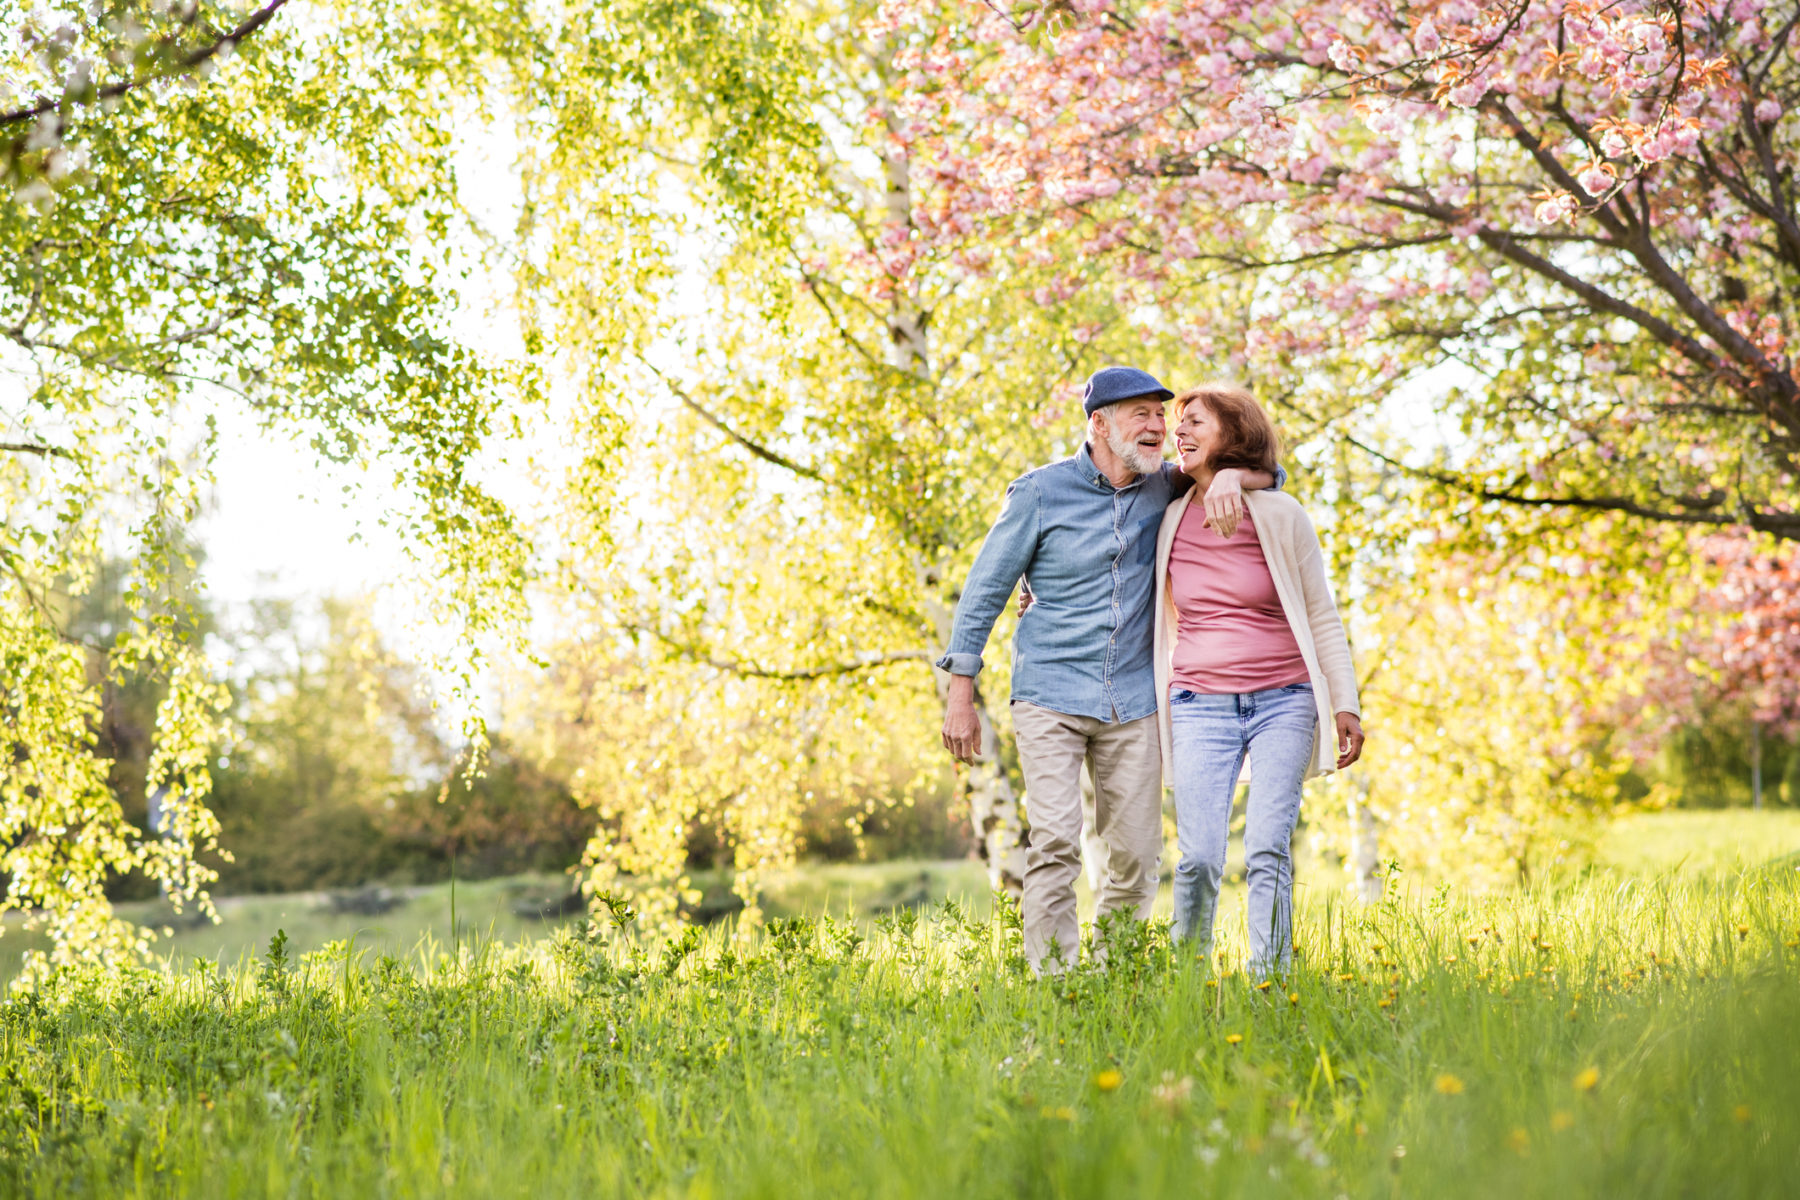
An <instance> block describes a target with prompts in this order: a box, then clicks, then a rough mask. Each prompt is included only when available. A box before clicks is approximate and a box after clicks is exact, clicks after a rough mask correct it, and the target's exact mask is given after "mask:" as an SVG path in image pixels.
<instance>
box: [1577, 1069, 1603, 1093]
mask: <svg viewBox="0 0 1800 1200" xmlns="http://www.w3.org/2000/svg"><path fill="white" fill-rule="evenodd" d="M1599 1086H1600V1068H1599V1067H1589V1068H1588V1069H1587V1070H1585V1071H1583V1072H1581V1074H1579V1075H1577V1076H1575V1090H1576V1091H1578V1092H1591V1091H1593V1090H1594V1089H1595V1088H1596V1087H1599Z"/></svg>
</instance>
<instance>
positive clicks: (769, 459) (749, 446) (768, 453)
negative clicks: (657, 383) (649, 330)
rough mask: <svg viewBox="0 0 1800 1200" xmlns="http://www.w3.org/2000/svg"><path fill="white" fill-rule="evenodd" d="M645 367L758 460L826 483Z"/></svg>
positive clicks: (700, 416) (684, 402) (656, 371)
mask: <svg viewBox="0 0 1800 1200" xmlns="http://www.w3.org/2000/svg"><path fill="white" fill-rule="evenodd" d="M644 366H645V367H646V368H648V369H649V371H650V373H651V374H652V375H654V376H656V377H657V379H659V380H661V381H662V385H663V386H664V387H666V388H668V389H669V391H670V392H671V393H672V394H673V395H674V397H675V398H676V399H677V400H679V401H681V403H682V404H684V405H686V406H687V408H688V410H689V411H690V412H692V413H693V414H694V415H695V416H697V417H699V418H700V419H701V420H703V421H705V422H706V423H707V424H708V425H711V426H712V427H713V428H714V429H717V430H718V431H719V432H720V433H722V434H724V435H725V436H726V437H728V438H730V439H731V440H732V441H734V442H736V443H737V444H738V445H740V446H742V447H743V448H744V449H746V450H748V451H749V452H750V453H751V454H754V455H755V456H756V457H757V458H760V459H762V460H763V461H764V462H766V463H772V464H773V465H775V466H777V467H780V468H781V469H782V470H784V471H792V472H793V473H794V474H796V475H800V476H803V477H804V478H807V479H811V480H815V481H817V482H819V483H824V482H826V479H825V476H823V475H821V474H819V472H818V470H817V469H816V468H814V467H809V466H807V465H805V464H804V463H797V462H795V461H794V460H793V459H791V458H789V457H787V456H786V455H785V454H780V453H778V452H776V451H774V450H771V449H769V448H768V447H767V446H764V445H763V444H762V443H760V442H754V441H751V440H750V439H749V438H747V437H745V436H744V435H743V434H741V433H739V432H738V431H737V430H735V429H733V428H732V427H731V426H730V425H727V424H726V423H725V420H724V418H723V417H720V416H717V415H716V414H714V413H713V412H712V411H711V410H710V409H708V408H706V407H705V406H704V405H702V404H701V403H700V402H699V401H698V400H696V399H694V398H693V397H692V396H690V395H688V394H687V392H686V390H685V389H683V388H682V386H681V385H680V384H678V383H676V382H675V381H674V380H672V379H670V378H669V377H668V376H666V375H664V374H663V373H662V372H661V371H658V370H657V369H656V368H655V367H654V366H652V365H651V364H650V363H648V362H646V363H644Z"/></svg>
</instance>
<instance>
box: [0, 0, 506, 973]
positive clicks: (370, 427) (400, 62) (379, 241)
mask: <svg viewBox="0 0 1800 1200" xmlns="http://www.w3.org/2000/svg"><path fill="white" fill-rule="evenodd" d="M309 12H310V14H311V15H310V16H309V17H308V18H307V19H306V20H305V21H301V20H298V19H294V17H293V14H292V13H291V12H290V10H288V9H287V8H286V6H285V5H284V3H283V0H271V2H269V3H265V4H263V5H261V6H257V7H246V6H244V5H234V4H230V3H192V2H188V3H181V4H171V5H162V6H143V5H138V4H123V3H107V4H97V5H83V6H79V7H78V8H77V9H75V10H74V11H72V12H70V13H50V12H47V11H46V10H43V9H38V8H34V9H31V10H29V11H26V10H24V9H23V8H22V7H21V6H18V5H10V6H8V7H7V9H6V11H5V15H4V17H3V18H0V20H3V23H4V24H5V26H6V27H7V28H8V29H9V30H12V31H14V34H15V36H13V37H11V38H9V40H8V42H7V44H6V47H5V48H4V50H0V84H3V85H4V90H5V92H6V94H7V95H9V96H10V97H11V99H9V100H6V101H5V102H4V103H0V109H4V111H0V139H3V140H4V146H3V147H0V150H3V153H0V166H3V168H4V177H3V179H0V190H3V191H4V193H5V198H4V202H3V203H0V369H4V370H5V371H6V372H7V374H8V375H9V376H10V378H11V379H12V380H13V381H14V383H15V387H14V388H13V389H11V391H10V392H9V395H8V399H6V400H5V401H4V407H3V408H0V421H3V423H4V428H3V429H0V511H4V513H5V518H4V525H3V526H0V655H3V656H4V664H5V669H4V672H3V673H0V709H4V711H5V713H6V724H5V734H4V740H3V741H0V814H3V816H0V841H3V842H4V845H5V847H6V849H5V851H4V854H3V855H0V869H4V870H5V871H6V872H7V876H8V884H7V887H8V890H7V895H6V903H7V904H8V905H9V906H11V907H14V908H17V909H22V910H26V911H28V912H31V913H33V914H34V915H33V916H32V917H31V918H29V920H31V921H35V922H41V923H43V924H44V925H46V926H47V928H48V930H49V932H50V934H51V935H52V939H53V942H54V945H55V949H54V952H53V955H52V959H53V960H54V961H56V962H68V961H74V960H77V959H84V958H94V957H103V956H109V955H116V954H118V953H121V952H129V951H131V950H133V949H135V948H141V946H142V945H143V940H142V934H141V933H139V932H138V931H135V930H132V929H130V928H128V927H127V926H125V925H123V924H122V923H120V922H118V921H117V920H115V919H114V918H113V917H112V915H111V910H110V908H109V907H108V906H107V905H106V903H105V900H104V896H103V894H102V892H101V883H102V880H103V879H104V877H105V876H106V874H107V873H108V872H109V871H131V870H138V871H142V872H144V873H145V874H147V875H148V876H150V877H152V878H155V879H157V880H159V881H160V882H161V883H162V884H164V885H165V887H166V889H167V890H168V892H169V893H170V894H171V896H173V897H174V898H176V899H177V901H178V902H181V901H197V902H198V903H200V904H201V905H202V906H205V904H206V903H207V902H206V900H205V897H204V892H203V888H204V885H205V883H206V881H207V880H208V878H210V874H211V873H210V871H209V870H208V869H207V868H205V867H204V866H202V865H200V864H199V862H198V861H197V860H196V858H195V855H196V854H200V853H203V852H205V851H206V850H207V849H209V848H210V847H211V846H212V845H214V843H215V839H216V837H217V833H218V827H217V823H216V821H215V820H214V818H213V816H212V815H211V813H210V812H209V811H208V808H207V806H206V797H207V794H208V791H209V788H210V786H211V785H210V776H209V763H210V761H211V759H212V757H213V754H214V748H215V747H216V746H217V744H218V743H219V741H220V738H221V737H222V735H223V732H224V726H223V724H222V713H223V711H224V709H225V706H226V697H225V694H224V692H223V690H222V689H221V688H220V686H219V685H218V683H217V681H216V679H215V672H214V670H213V668H212V667H211V665H210V664H209V663H208V662H207V660H206V658H205V655H204V654H203V652H202V647H201V646H200V645H199V644H198V642H197V641H196V639H195V638H194V637H192V636H191V630H192V624H193V623H192V621H191V620H190V619H189V617H188V615H187V614H188V613H189V612H190V609H191V603H190V599H191V598H190V596H189V595H188V594H187V593H186V591H185V589H184V588H183V587H182V586H181V581H182V578H183V576H184V574H185V573H186V572H187V571H188V570H190V569H191V567H192V563H191V561H189V556H188V555H187V554H186V552H185V550H184V548H183V540H182V531H183V529H184V526H185V525H186V523H187V522H188V521H189V520H190V519H191V518H192V516H193V515H194V513H195V511H196V506H197V504H198V502H199V499H200V496H201V494H202V489H203V487H204V485H205V483H206V479H207V463H208V461H209V458H210V456H211V455H212V454H213V452H214V450H215V447H216V441H215V436H214V432H215V426H214V422H213V420H212V419H211V417H210V416H209V415H208V414H209V409H210V408H211V407H212V406H232V407H234V408H236V409H237V410H239V411H242V412H247V413H249V414H252V415H253V416H254V417H255V418H256V419H257V420H259V421H260V422H262V423H263V425H264V427H265V428H266V429H268V430H269V431H270V432H271V433H272V434H274V435H277V436H286V437H304V438H308V439H310V440H311V442H312V444H313V446H314V447H315V449H316V450H317V451H318V453H319V454H320V455H321V456H322V457H325V458H329V459H332V460H334V461H338V462H344V463H353V464H360V465H363V466H365V467H367V466H374V465H376V464H382V465H384V466H386V467H388V468H389V469H391V470H392V471H393V472H394V474H395V476H396V479H397V482H398V483H399V485H400V487H401V489H402V490H403V491H404V492H405V493H406V494H408V495H409V496H410V497H411V500H410V502H409V503H408V505H407V506H406V507H405V508H404V509H402V510H401V511H398V512H395V513H390V514H387V515H386V519H388V520H391V521H395V522H398V523H400V524H402V525H403V526H404V527H405V528H406V529H407V530H408V531H409V532H410V533H412V534H413V535H414V537H413V539H412V541H411V542H410V544H411V545H412V546H413V547H414V548H415V550H416V553H417V554H418V556H419V559H420V566H421V567H422V568H423V570H422V571H421V574H422V575H424V576H426V577H427V578H429V579H432V580H434V581H437V582H438V583H439V584H440V587H441V590H440V591H439V592H438V593H437V595H438V596H439V597H440V599H441V611H442V612H443V613H444V614H445V615H446V616H447V617H448V618H450V619H453V620H456V621H459V622H460V623H461V625H462V626H463V627H464V628H465V629H467V630H468V631H469V632H470V633H471V634H479V633H481V632H483V631H485V630H490V629H494V628H497V627H503V626H504V624H505V623H506V622H507V621H508V620H511V619H512V618H514V617H515V616H516V615H517V614H518V612H519V611H520V609H519V604H520V600H519V596H520V581H521V576H522V574H523V571H524V555H523V549H524V548H523V544H522V542H521V539H520V538H519V537H518V535H517V533H516V531H515V529H514V526H513V522H512V519H511V517H510V515H509V514H508V512H507V511H506V510H505V508H504V507H503V506H501V505H500V504H498V503H497V502H496V501H495V500H494V499H493V497H492V496H490V495H489V494H488V493H487V492H486V491H485V490H484V489H483V488H482V486H481V484H480V482H479V476H478V474H477V471H476V468H475V459H476V455H477V452H478V451H479V449H480V448H481V447H482V445H483V444H484V442H485V440H486V439H487V437H488V434H489V433H490V431H491V429H492V426H493V423H494V420H495V417H496V414H497V410H498V406H499V405H500V403H501V402H502V401H503V400H504V399H506V398H508V397H512V396H524V397H529V396H530V395H531V380H530V378H529V377H528V376H526V375H524V374H522V373H520V372H518V371H515V370H513V369H511V368H510V367H509V366H508V364H504V363H498V362H495V361H492V360H490V359H488V358H486V357H484V356H482V355H480V354H477V353H476V352H475V351H473V350H472V349H470V348H469V347H467V346H464V345H462V344H461V343H460V342H459V341H458V340H457V339H456V338H455V337H453V336H452V335H451V334H450V332H449V319H450V317H451V315H452V313H453V312H454V309H455V297H454V295H453V292H452V291H451V290H450V289H451V287H452V286H453V285H454V283H455V281H456V272H457V264H456V262H455V260H454V259H453V258H452V257H451V253H450V250H451V247H452V246H453V245H454V244H456V243H457V242H458V240H459V239H460V238H462V237H463V235H464V233H465V232H466V231H467V227H468V222H467V220H466V216H465V214H464V212H463V210H462V208H461V206H460V203H459V197H458V194H457V189H456V182H455V172H454V170H453V162H452V156H453V149H454V144H453V140H452V139H453V131H454V129H455V125H456V120H457V118H458V117H459V116H460V115H462V112H463V111H466V106H467V104H468V103H472V102H473V101H468V100H460V101H459V100H458V93H457V92H456V91H455V90H453V89H450V88H447V87H446V86H445V85H446V81H449V80H457V79H480V78H484V77H485V74H486V72H485V71H483V70H477V69H476V68H477V66H478V65H486V64H487V63H488V62H489V61H490V59H492V58H493V57H494V56H495V54H496V51H497V48H501V47H503V46H504V41H503V38H502V36H501V34H502V33H503V31H505V30H506V29H507V28H508V24H507V21H506V20H505V19H504V18H505V17H506V15H507V13H506V12H504V11H499V10H495V9H494V7H493V6H484V7H483V8H482V9H481V10H480V15H481V16H482V17H483V20H482V21H480V22H475V21H473V20H465V18H467V17H470V15H471V14H472V13H475V12H476V10H474V9H470V8H465V6H462V5H459V4H455V3H448V4H443V5H435V6H427V7H425V8H422V9H421V8H412V9H408V10H406V11H405V12H404V13H403V12H401V11H400V10H397V9H392V8H390V7H389V6H385V5H373V6H365V5H359V4H356V3H344V4H338V5H330V6H323V7H314V8H312V9H310V10H309ZM512 15H515V16H516V15H518V14H516V13H515V14H512ZM459 105H461V106H463V107H462V108H460V109H459ZM103 542H105V543H106V544H108V545H115V546H117V547H122V553H123V556H124V557H125V558H126V559H128V560H129V561H130V562H131V564H132V570H131V576H130V579H129V581H128V583H127V585H126V587H125V590H124V596H125V599H126V602H127V606H128V608H129V611H130V619H129V621H127V622H126V623H125V624H124V625H123V627H122V628H120V629H119V630H118V632H117V634H116V636H114V637H113V639H112V640H111V642H110V643H109V644H108V645H107V646H106V647H105V648H104V654H105V667H104V671H105V673H106V674H107V675H108V676H110V677H113V678H123V677H126V676H134V675H139V674H147V675H149V676H151V677H154V678H155V679H156V680H158V681H159V683H160V686H161V687H162V689H163V691H162V699H161V701H160V704H159V707H158V710H157V714H156V720H155V735H154V747H153V749H152V750H151V751H150V753H149V757H148V764H147V769H146V779H145V784H144V785H145V787H146V788H147V789H149V790H152V791H154V790H158V789H162V790H163V791H164V792H165V795H166V807H167V811H168V813H169V814H170V821H171V825H170V828H169V831H168V836H165V837H163V838H160V839H150V838H146V837H144V836H143V834H142V832H141V831H140V830H138V829H136V828H135V827H133V826H132V825H131V824H130V823H129V822H127V821H126V820H125V818H124V816H123V813H122V810H121V808H120V805H119V801H118V799H117V797H115V796H114V795H113V793H112V792H111V791H110V790H109V788H108V779H107V776H108V765H107V763H106V762H105V760H104V759H103V758H102V757H100V756H97V755H96V753H95V743H94V734H93V730H94V729H95V727H96V725H97V724H98V722H99V720H100V711H99V701H98V692H97V685H96V684H95V683H94V681H93V679H92V678H91V677H90V674H89V664H88V654H89V650H88V649H87V648H86V647H84V646H82V645H79V644H76V643H74V642H72V641H71V640H70V635H69V631H68V630H67V629H66V628H65V627H64V626H63V625H62V623H61V621H60V619H59V609H58V605H57V603H55V601H54V597H55V595H56V594H58V593H67V594H69V595H72V596H76V597H79V596H80V595H81V594H82V593H83V592H84V591H85V590H87V589H88V588H89V587H90V586H91V583H92V579H93V573H94V571H95V569H96V567H97V565H98V563H99V561H100V557H101V555H100V547H101V545H102V544H103ZM472 683H473V675H472V667H470V668H467V669H465V671H464V672H463V674H462V676H461V684H462V687H463V690H464V692H465V701H466V703H467V704H468V705H469V707H467V709H466V711H469V712H470V713H471V714H472V715H473V713H474V709H473V707H472V701H468V700H467V696H466V693H467V690H468V688H469V687H471V686H472ZM470 732H471V734H475V735H478V734H479V725H478V723H473V724H471V726H470Z"/></svg>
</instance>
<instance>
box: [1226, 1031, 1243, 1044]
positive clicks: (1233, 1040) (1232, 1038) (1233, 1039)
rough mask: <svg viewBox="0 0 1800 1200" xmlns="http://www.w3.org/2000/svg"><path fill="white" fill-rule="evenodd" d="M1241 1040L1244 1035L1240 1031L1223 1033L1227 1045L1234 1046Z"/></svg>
mask: <svg viewBox="0 0 1800 1200" xmlns="http://www.w3.org/2000/svg"><path fill="white" fill-rule="evenodd" d="M1243 1040H1244V1035H1243V1034H1241V1033H1228V1034H1226V1035H1225V1044H1226V1045H1227V1046H1235V1045H1237V1044H1238V1043H1239V1042H1241V1041H1243Z"/></svg>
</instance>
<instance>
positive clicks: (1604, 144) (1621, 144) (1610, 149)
mask: <svg viewBox="0 0 1800 1200" xmlns="http://www.w3.org/2000/svg"><path fill="white" fill-rule="evenodd" d="M1630 149H1631V143H1630V142H1628V141H1626V140H1625V135H1624V134H1622V133H1620V132H1619V131H1618V130H1616V129H1609V130H1607V131H1606V132H1605V133H1603V134H1601V135H1600V153H1602V154H1604V155H1606V157H1608V158H1624V157H1625V153H1626V151H1628V150H1630Z"/></svg>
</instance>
